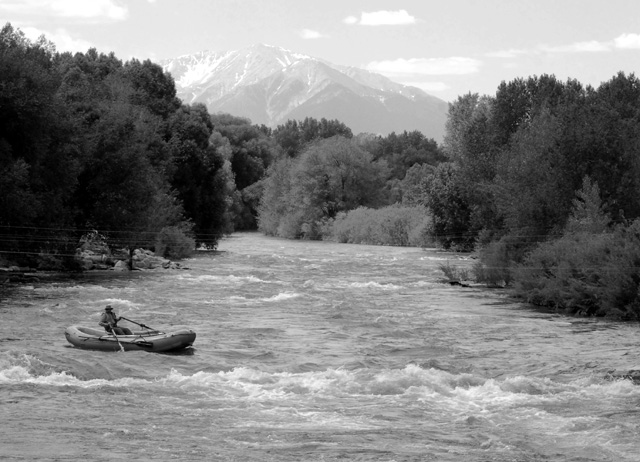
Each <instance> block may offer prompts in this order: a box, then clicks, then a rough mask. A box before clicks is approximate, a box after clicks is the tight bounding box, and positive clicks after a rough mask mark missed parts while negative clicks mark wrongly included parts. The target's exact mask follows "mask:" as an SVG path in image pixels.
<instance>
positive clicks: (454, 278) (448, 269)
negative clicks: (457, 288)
mask: <svg viewBox="0 0 640 462" xmlns="http://www.w3.org/2000/svg"><path fill="white" fill-rule="evenodd" d="M438 269H439V270H440V271H442V273H443V274H444V276H445V277H446V278H447V280H448V281H449V282H462V281H468V280H469V270H468V269H467V268H460V267H458V266H453V265H451V263H449V262H446V263H441V264H440V265H438Z"/></svg>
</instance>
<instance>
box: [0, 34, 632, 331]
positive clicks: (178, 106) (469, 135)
mask: <svg viewBox="0 0 640 462" xmlns="http://www.w3.org/2000/svg"><path fill="white" fill-rule="evenodd" d="M639 122H640V81H639V80H638V79H637V78H636V77H635V76H634V75H625V74H623V73H620V74H618V75H615V76H613V77H612V78H611V80H609V81H607V82H604V83H602V84H601V85H600V86H599V87H598V88H592V87H590V86H583V85H582V84H580V83H579V82H577V81H575V80H568V81H566V82H561V81H559V80H557V79H556V78H555V77H554V76H550V75H541V76H533V77H528V78H520V79H516V80H513V81H511V82H502V83H501V84H500V85H499V86H498V88H497V90H496V93H495V95H493V96H487V95H478V94H467V95H463V96H460V97H459V98H458V99H457V100H456V101H455V102H453V103H451V104H450V108H449V117H448V121H447V126H446V135H445V139H444V142H443V143H442V145H441V146H439V145H438V144H437V143H436V142H435V141H434V140H432V139H429V138H427V137H425V136H424V135H423V134H422V133H420V132H418V131H412V132H406V131H405V132H403V133H399V134H396V133H391V134H389V135H386V136H381V135H376V134H369V133H360V134H353V133H352V131H351V130H350V128H349V127H347V126H346V125H344V124H343V123H341V122H340V121H338V120H326V119H321V120H317V119H314V118H306V119H304V120H299V121H296V120H290V121H288V122H287V123H285V124H283V125H280V126H278V127H276V128H270V127H266V126H264V125H262V126H258V125H254V124H252V123H251V121H249V120H247V119H243V118H241V117H236V116H234V115H229V114H210V113H208V111H207V109H206V107H205V106H204V105H202V104H192V105H188V104H184V103H183V102H182V101H180V100H179V99H178V98H176V89H175V83H174V81H173V79H172V77H171V76H170V75H169V74H168V73H166V72H164V71H163V70H162V68H161V67H160V66H159V65H157V64H155V63H152V62H151V61H148V60H147V61H143V62H141V61H138V60H135V59H132V60H130V61H127V62H123V61H121V60H119V59H118V58H117V57H116V56H114V55H113V54H109V55H105V54H102V53H98V52H97V51H96V50H94V49H90V50H88V51H87V52H86V53H76V54H70V53H58V52H56V50H55V47H54V46H53V45H52V44H51V43H50V42H48V41H47V40H46V39H45V38H44V37H42V38H41V39H39V40H38V41H36V42H33V41H30V40H28V39H27V38H26V37H25V36H24V34H23V33H22V32H21V31H20V30H18V29H14V28H13V27H12V26H11V25H10V24H7V25H5V26H4V27H3V28H2V30H1V31H0V254H1V255H2V259H3V260H4V261H5V262H10V263H15V264H18V265H25V266H32V267H39V268H42V269H62V268H64V269H74V267H75V266H74V265H76V263H74V262H75V259H74V256H75V254H76V249H77V248H78V245H79V243H80V242H83V240H87V239H95V238H96V236H97V237H99V239H100V240H101V241H103V242H104V243H105V244H106V245H108V246H109V247H110V248H112V249H114V250H115V249H119V250H122V249H125V250H126V251H128V252H129V254H131V253H132V252H133V250H134V249H137V248H145V249H151V250H155V251H156V253H158V254H162V255H163V256H167V257H169V258H180V257H183V256H186V255H188V254H189V253H190V252H191V251H192V250H194V249H195V248H215V247H216V245H217V242H218V240H219V239H220V238H221V237H222V236H224V235H225V234H230V233H232V232H233V231H235V230H250V229H258V230H260V231H261V232H263V233H266V234H269V235H274V236H280V237H285V238H302V239H325V240H334V241H337V242H351V243H368V244H383V245H410V246H425V247H426V246H439V247H442V248H445V249H452V250H461V251H475V252H477V255H478V259H477V263H476V264H475V266H474V268H473V272H472V273H473V274H472V275H464V277H468V278H470V279H471V278H472V279H475V280H476V281H478V282H483V283H486V284H489V285H492V286H498V285H499V286H510V287H512V288H513V290H514V293H515V294H516V295H518V296H521V297H523V298H524V299H526V300H527V301H530V302H532V303H536V304H539V305H545V306H549V307H552V308H554V309H557V310H559V311H563V312H568V313H579V314H583V315H598V316H604V315H606V316H611V317H616V318H622V319H640V298H639V288H640V221H638V218H639V217H640V155H639V149H640V123H639ZM443 269H444V270H445V271H446V272H447V273H448V274H449V276H450V277H452V278H455V277H462V276H463V275H462V273H460V272H457V270H456V269H455V268H451V267H447V268H443Z"/></svg>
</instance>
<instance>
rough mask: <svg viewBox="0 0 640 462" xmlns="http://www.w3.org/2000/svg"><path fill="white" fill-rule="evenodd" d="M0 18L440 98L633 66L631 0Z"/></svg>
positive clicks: (159, 2)
mask: <svg viewBox="0 0 640 462" xmlns="http://www.w3.org/2000/svg"><path fill="white" fill-rule="evenodd" d="M0 22H1V25H4V24H6V23H7V22H10V23H11V24H12V25H13V26H14V27H15V28H19V29H20V30H22V31H23V32H24V33H25V34H26V35H27V37H29V38H31V39H34V40H35V39H36V38H37V37H39V36H40V35H42V34H44V35H45V37H46V38H47V39H48V40H50V41H52V42H53V43H55V45H56V49H57V50H58V51H72V52H77V51H80V52H85V51H87V50H88V49H89V48H96V49H97V50H98V51H99V52H104V53H109V52H114V53H115V55H116V56H117V57H118V58H120V59H122V60H123V61H126V60H129V59H132V58H137V59H140V60H144V59H150V60H152V61H160V60H163V59H169V58H176V57H178V56H183V55H188V54H192V53H197V52H199V51H205V50H209V51H227V50H239V49H242V48H244V47H248V46H251V45H254V44H257V43H264V44H267V45H273V46H279V47H282V48H286V49H288V50H291V51H294V52H298V53H302V54H306V55H309V56H313V57H316V58H321V59H323V60H326V61H329V62H331V63H333V64H339V65H346V66H355V67H360V68H363V69H368V70H370V71H373V72H377V73H380V74H383V75H385V76H387V77H389V78H390V79H391V80H394V81H396V82H399V83H403V84H407V85H413V86H416V87H419V88H421V89H423V90H425V91H426V92H427V93H429V94H431V95H433V96H436V97H438V98H441V99H443V100H445V101H455V100H456V99H457V98H458V97H459V96H461V95H464V94H466V93H469V92H471V93H479V94H481V95H483V94H486V95H494V94H495V92H496V90H497V88H498V85H500V83H501V82H502V81H507V82H508V81H511V80H513V79H516V78H518V77H523V78H527V77H529V76H534V75H542V74H553V75H555V76H556V77H557V78H558V79H560V80H562V81H565V80H567V79H569V78H571V79H576V80H578V81H579V82H581V83H582V84H584V85H587V84H589V85H592V86H594V87H597V86H598V85H600V83H602V82H604V81H607V80H609V79H611V78H612V77H613V76H614V75H616V74H617V73H618V72H619V71H623V72H625V73H626V74H630V73H635V72H638V73H639V74H640V0H438V1H435V0H407V1H403V0H0ZM639 76H640V75H639Z"/></svg>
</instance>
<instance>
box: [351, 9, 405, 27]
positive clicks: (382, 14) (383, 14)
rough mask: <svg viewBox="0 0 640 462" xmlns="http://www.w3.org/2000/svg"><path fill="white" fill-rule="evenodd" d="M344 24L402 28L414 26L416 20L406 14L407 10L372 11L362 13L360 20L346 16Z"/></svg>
mask: <svg viewBox="0 0 640 462" xmlns="http://www.w3.org/2000/svg"><path fill="white" fill-rule="evenodd" d="M343 22H344V23H345V24H358V25H361V26H404V25H408V24H415V23H416V18H415V17H414V16H411V15H410V14H409V13H407V10H398V11H386V10H381V11H373V12H371V13H367V12H364V11H363V12H362V13H361V14H360V19H358V18H357V17H356V16H347V17H346V18H344V19H343Z"/></svg>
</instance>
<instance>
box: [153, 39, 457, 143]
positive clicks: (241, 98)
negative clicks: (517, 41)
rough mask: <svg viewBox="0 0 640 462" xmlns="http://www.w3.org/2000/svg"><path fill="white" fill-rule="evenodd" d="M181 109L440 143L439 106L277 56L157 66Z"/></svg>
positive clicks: (442, 107)
mask: <svg viewBox="0 0 640 462" xmlns="http://www.w3.org/2000/svg"><path fill="white" fill-rule="evenodd" d="M160 64H161V65H162V66H163V68H164V69H165V70H166V71H168V72H170V73H171V74H172V76H173V78H174V79H175V81H176V87H177V90H178V96H179V97H180V98H181V99H182V100H183V101H185V102H186V103H194V102H201V103H204V104H206V106H207V107H208V109H209V111H210V112H212V113H216V112H228V113H231V114H234V115H239V116H243V117H248V118H249V119H251V121H252V122H253V123H257V124H265V125H268V126H271V127H275V126H276V125H278V124H281V123H284V122H286V121H287V120H288V119H297V120H300V119H304V118H305V117H307V116H309V117H315V118H318V119H319V118H322V117H325V118H327V119H338V120H340V121H341V122H344V123H345V124H346V125H347V126H349V127H350V128H351V129H352V130H353V132H354V133H356V134H357V133H360V132H370V133H377V134H381V135H387V134H389V133H391V132H393V131H395V132H402V131H404V130H409V131H410V130H419V131H421V132H422V133H423V134H424V135H426V136H427V137H429V138H434V139H435V140H436V141H438V142H441V141H442V138H443V136H444V125H445V121H446V115H447V110H448V104H447V102H445V101H443V100H441V99H438V98H436V97H434V96H431V95H428V94H427V93H425V92H424V91H422V90H420V89H418V88H415V87H409V86H405V85H401V84H398V83H395V82H392V81H391V80H389V79H388V78H386V77H384V76H382V75H380V74H375V73H372V72H368V71H365V70H362V69H358V68H354V67H344V66H336V65H333V64H330V63H327V62H325V61H322V60H320V59H316V58H312V57H310V56H305V55H301V54H298V53H294V52H292V51H288V50H285V49H283V48H278V47H272V46H268V45H254V46H251V47H248V48H245V49H242V50H238V51H227V52H207V51H205V52H200V53H196V54H193V55H188V56H181V57H179V58H176V59H170V60H165V61H162V62H161V63H160Z"/></svg>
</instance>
